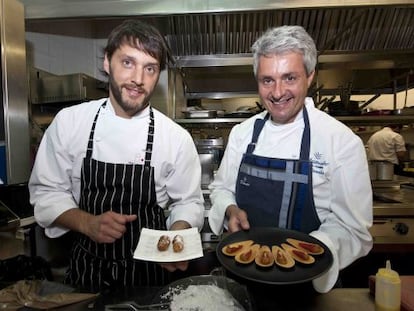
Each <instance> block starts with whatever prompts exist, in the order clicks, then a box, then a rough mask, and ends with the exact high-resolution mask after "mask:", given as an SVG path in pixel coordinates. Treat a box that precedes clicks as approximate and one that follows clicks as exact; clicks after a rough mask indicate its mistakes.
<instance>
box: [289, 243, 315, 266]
mask: <svg viewBox="0 0 414 311" xmlns="http://www.w3.org/2000/svg"><path fill="white" fill-rule="evenodd" d="M282 248H283V249H284V250H286V251H287V252H288V253H289V255H291V256H292V257H293V259H295V260H296V261H298V262H300V263H303V264H307V265H309V264H312V263H314V262H315V258H314V257H312V256H311V255H309V254H308V253H307V252H305V251H303V250H301V249H299V248H296V247H294V246H292V245H290V244H287V243H282Z"/></svg>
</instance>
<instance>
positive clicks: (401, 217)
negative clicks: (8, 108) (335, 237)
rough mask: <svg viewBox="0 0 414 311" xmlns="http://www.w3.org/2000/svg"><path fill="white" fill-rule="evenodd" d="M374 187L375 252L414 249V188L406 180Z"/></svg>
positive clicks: (382, 183) (413, 185) (373, 233)
mask: <svg viewBox="0 0 414 311" xmlns="http://www.w3.org/2000/svg"><path fill="white" fill-rule="evenodd" d="M373 186H374V187H373V193H374V206H373V215H374V223H373V226H372V227H371V229H370V232H371V234H372V236H373V239H374V248H376V249H377V250H379V249H381V248H383V249H384V250H387V251H389V250H390V248H392V249H397V248H403V249H407V248H411V249H414V204H413V202H414V184H412V183H410V182H407V180H405V179H402V180H401V181H398V180H397V181H390V182H386V181H383V182H380V183H378V182H377V183H373Z"/></svg>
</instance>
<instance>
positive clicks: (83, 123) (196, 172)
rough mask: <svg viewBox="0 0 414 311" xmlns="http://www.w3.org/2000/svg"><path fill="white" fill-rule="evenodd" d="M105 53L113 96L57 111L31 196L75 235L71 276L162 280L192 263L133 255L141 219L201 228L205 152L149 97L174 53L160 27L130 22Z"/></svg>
mask: <svg viewBox="0 0 414 311" xmlns="http://www.w3.org/2000/svg"><path fill="white" fill-rule="evenodd" d="M104 52H105V58H104V63H103V66H104V70H105V72H106V73H107V74H108V77H109V98H105V99H100V100H95V101H90V102H87V103H83V104H80V105H76V106H72V107H70V108H67V109H63V110H61V111H60V112H59V113H58V114H57V115H56V117H55V119H54V120H53V122H52V124H51V125H50V126H49V128H48V129H47V131H46V133H45V135H44V138H43V139H42V142H41V144H40V148H39V151H38V153H37V157H36V161H35V164H34V168H33V171H32V175H31V178H30V181H29V189H30V197H31V203H32V204H33V205H34V215H35V218H36V221H37V222H38V223H39V225H40V226H42V227H44V228H45V232H46V235H47V236H49V237H52V238H55V237H59V236H61V235H63V234H64V233H66V232H68V231H69V230H73V231H75V232H78V233H79V234H78V238H77V240H76V242H75V244H74V248H73V249H72V252H71V258H70V265H69V269H68V271H67V275H66V280H65V281H66V282H68V283H70V284H72V285H75V286H80V287H83V288H87V289H90V290H102V289H104V288H106V287H108V286H109V287H111V288H113V287H123V286H129V285H162V284H164V283H166V282H168V273H169V272H168V271H174V270H176V269H180V270H186V269H187V266H188V262H179V263H171V264H163V266H162V267H161V266H160V265H158V264H152V263H148V262H143V261H136V260H134V259H133V253H134V250H135V248H136V246H137V243H138V239H139V236H140V230H141V229H142V228H144V227H146V228H151V229H169V230H179V229H186V228H190V227H198V228H199V229H201V227H202V225H203V219H204V218H203V211H204V206H203V203H204V201H203V196H202V192H201V187H200V184H201V166H200V162H199V157H198V154H197V151H196V148H195V145H194V143H193V140H192V138H191V136H190V134H189V133H188V132H187V131H186V130H185V129H183V128H181V127H179V126H178V125H177V124H176V123H174V122H173V121H172V120H171V119H169V118H168V117H166V116H165V115H163V114H161V113H160V112H159V111H157V110H156V109H154V108H153V107H151V105H150V98H151V95H152V94H153V91H154V88H155V86H156V84H157V82H158V79H159V77H160V72H161V71H162V70H164V69H165V68H166V65H167V62H169V61H171V55H170V52H169V49H168V46H167V44H166V42H165V40H164V38H163V37H162V36H161V34H160V33H159V32H158V30H156V29H155V28H154V27H152V26H150V25H147V24H144V23H142V22H139V21H136V20H127V21H125V22H124V23H122V24H121V25H119V26H118V27H116V28H115V29H114V30H113V31H112V32H111V34H110V35H109V38H108V42H107V46H106V47H105V50H104ZM167 207H168V209H169V210H170V215H169V217H168V218H167V219H165V217H164V211H165V209H166V208H167ZM163 268H164V269H163ZM167 270H168V271H167Z"/></svg>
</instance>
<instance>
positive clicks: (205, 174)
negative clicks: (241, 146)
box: [194, 137, 224, 190]
mask: <svg viewBox="0 0 414 311" xmlns="http://www.w3.org/2000/svg"><path fill="white" fill-rule="evenodd" d="M194 143H195V145H196V148H197V152H198V155H199V157H200V162H201V188H202V189H205V190H206V189H207V188H208V185H209V184H210V183H211V182H212V181H213V179H214V172H215V171H216V170H217V169H218V167H219V165H220V161H221V158H222V157H223V148H224V143H223V138H222V137H219V138H206V139H194Z"/></svg>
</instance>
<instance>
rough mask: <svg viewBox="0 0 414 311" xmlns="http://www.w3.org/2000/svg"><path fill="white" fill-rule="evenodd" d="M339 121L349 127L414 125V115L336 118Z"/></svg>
mask: <svg viewBox="0 0 414 311" xmlns="http://www.w3.org/2000/svg"><path fill="white" fill-rule="evenodd" d="M335 118H336V119H337V120H339V121H341V122H343V123H345V124H348V125H384V124H410V123H414V115H389V116H368V117H367V116H336V117H335Z"/></svg>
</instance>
